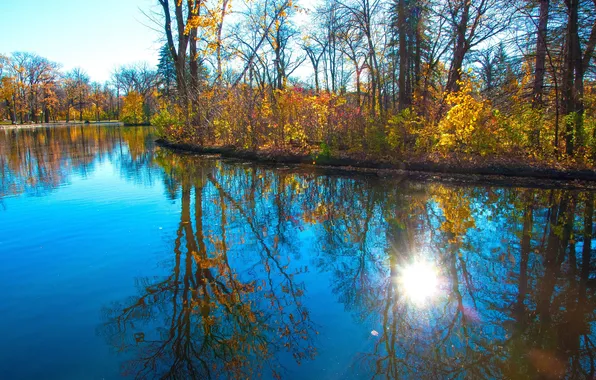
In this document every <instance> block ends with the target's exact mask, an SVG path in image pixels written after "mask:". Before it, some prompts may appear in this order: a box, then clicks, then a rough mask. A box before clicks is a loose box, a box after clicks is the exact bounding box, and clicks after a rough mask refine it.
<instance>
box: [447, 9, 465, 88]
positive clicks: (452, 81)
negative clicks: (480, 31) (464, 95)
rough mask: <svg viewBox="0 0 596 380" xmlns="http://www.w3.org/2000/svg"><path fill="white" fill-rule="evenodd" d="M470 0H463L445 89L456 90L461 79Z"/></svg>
mask: <svg viewBox="0 0 596 380" xmlns="http://www.w3.org/2000/svg"><path fill="white" fill-rule="evenodd" d="M470 5H471V0H464V8H463V11H462V15H461V20H460V22H459V24H458V25H457V37H456V43H455V48H454V51H453V61H452V62H451V69H450V70H449V79H448V80H447V88H446V89H447V91H451V92H454V91H458V90H459V84H458V82H459V81H460V80H461V69H462V65H463V62H464V57H465V55H466V52H467V51H468V41H467V39H466V30H467V28H468V21H469V18H470Z"/></svg>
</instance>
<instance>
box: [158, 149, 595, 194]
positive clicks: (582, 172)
mask: <svg viewBox="0 0 596 380" xmlns="http://www.w3.org/2000/svg"><path fill="white" fill-rule="evenodd" d="M156 142H157V144H159V145H160V146H163V147H166V148H169V149H174V150H178V151H186V152H193V153H199V154H216V155H219V156H222V157H229V158H238V159H245V160H252V161H257V162H262V163H271V164H298V165H308V166H311V167H312V166H315V167H317V168H320V169H323V170H331V171H341V172H354V173H367V174H375V175H379V176H383V177H387V176H408V177H414V178H416V179H437V178H440V179H442V180H453V181H457V182H474V183H476V182H483V183H488V184H499V185H512V186H517V185H520V186H531V187H542V188H548V187H566V188H593V189H596V170H594V169H577V168H564V167H560V168H557V167H549V166H547V165H545V164H540V163H533V164H528V163H524V162H521V161H519V160H514V159H511V160H509V161H501V162H494V161H490V160H489V159H485V158H482V159H476V160H472V159H465V158H461V157H453V158H449V159H445V158H441V159H440V161H439V160H437V159H426V160H423V159H416V160H414V159H412V160H409V161H390V160H379V159H376V158H374V159H373V158H370V157H366V156H364V155H362V156H358V157H356V156H355V155H348V154H345V155H343V156H339V157H337V156H336V157H334V156H331V157H323V156H318V157H316V156H313V155H310V154H303V153H295V152H289V151H283V150H259V151H253V150H245V149H239V148H237V147H233V146H199V145H194V144H187V143H174V142H170V141H167V140H164V139H158V140H157V141H156Z"/></svg>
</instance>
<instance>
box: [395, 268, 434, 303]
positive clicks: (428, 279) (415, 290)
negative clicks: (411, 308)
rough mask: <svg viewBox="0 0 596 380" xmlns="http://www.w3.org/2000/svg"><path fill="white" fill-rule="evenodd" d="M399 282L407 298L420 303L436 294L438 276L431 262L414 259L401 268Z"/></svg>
mask: <svg viewBox="0 0 596 380" xmlns="http://www.w3.org/2000/svg"><path fill="white" fill-rule="evenodd" d="M399 283H400V285H401V288H402V292H403V293H404V294H405V296H406V297H407V298H408V299H409V300H411V301H412V302H414V303H415V304H417V305H422V304H424V303H425V302H426V301H428V300H430V299H431V298H433V297H434V296H435V295H436V293H437V290H438V284H439V276H438V272H437V269H436V267H435V266H434V265H432V264H431V263H428V262H425V261H416V262H414V263H411V264H409V265H407V266H405V267H404V268H402V270H401V272H400V277H399Z"/></svg>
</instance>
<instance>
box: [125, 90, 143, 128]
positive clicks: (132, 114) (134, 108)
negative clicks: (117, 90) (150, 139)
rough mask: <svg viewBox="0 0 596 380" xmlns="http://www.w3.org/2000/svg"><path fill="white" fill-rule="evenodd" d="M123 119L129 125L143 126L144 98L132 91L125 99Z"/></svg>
mask: <svg viewBox="0 0 596 380" xmlns="http://www.w3.org/2000/svg"><path fill="white" fill-rule="evenodd" d="M121 119H122V121H123V122H125V123H127V124H141V123H143V122H145V115H144V113H143V96H142V95H141V94H139V93H138V92H136V91H131V92H129V93H128V95H126V96H125V97H124V101H123V103H122V116H121Z"/></svg>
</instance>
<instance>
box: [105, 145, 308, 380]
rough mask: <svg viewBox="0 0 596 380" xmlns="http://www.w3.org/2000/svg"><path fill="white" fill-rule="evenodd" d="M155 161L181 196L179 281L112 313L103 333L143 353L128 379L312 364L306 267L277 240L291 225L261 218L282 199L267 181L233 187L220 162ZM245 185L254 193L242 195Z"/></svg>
mask: <svg viewBox="0 0 596 380" xmlns="http://www.w3.org/2000/svg"><path fill="white" fill-rule="evenodd" d="M157 161H158V162H159V163H160V165H162V166H163V168H164V170H165V172H166V173H167V174H166V179H165V181H166V184H167V185H168V188H169V189H170V190H169V191H170V194H175V193H178V194H179V195H178V197H179V199H180V207H181V211H180V223H179V227H178V230H177V231H176V237H175V240H174V243H173V252H172V255H173V256H172V257H173V261H172V262H171V264H170V268H171V269H170V273H171V274H170V275H169V276H168V277H166V278H164V279H159V280H157V281H156V280H153V279H142V280H140V281H139V294H138V295H137V296H135V297H133V298H131V299H130V300H128V301H127V302H124V303H118V304H115V305H113V306H111V307H110V308H108V309H106V310H105V314H106V320H107V322H106V324H105V325H104V326H103V327H102V330H101V332H102V334H105V336H106V337H107V339H108V341H109V342H110V343H111V344H112V345H113V346H114V347H117V348H118V349H119V350H122V351H128V350H130V351H134V352H135V356H136V358H135V359H134V360H131V361H129V362H127V363H126V364H125V371H126V373H129V374H132V375H134V376H136V377H141V378H145V377H159V378H214V377H215V378H252V377H255V376H257V375H259V374H262V373H266V374H268V375H270V376H272V377H279V376H281V374H282V373H283V370H284V360H283V357H282V356H281V355H282V354H284V353H285V354H291V357H292V358H293V359H294V361H296V362H298V363H299V362H301V361H303V360H305V359H310V358H312V357H314V355H315V349H314V346H313V336H314V335H315V334H316V330H315V328H314V323H313V322H312V320H311V319H310V316H309V312H308V309H307V308H306V307H305V306H304V304H303V301H302V299H303V297H304V296H305V285H304V283H303V282H302V281H300V272H301V271H302V270H304V268H296V267H294V266H293V265H292V258H291V257H290V256H286V255H288V254H289V252H288V250H287V249H286V244H285V243H284V241H282V240H280V239H279V236H280V235H277V233H276V232H277V230H279V228H281V226H280V224H281V223H280V222H283V221H282V220H280V219H277V222H278V223H276V224H274V222H273V220H271V219H270V218H269V216H266V215H263V212H265V211H266V212H269V211H273V210H268V209H265V208H264V207H268V206H269V205H265V204H263V203H268V201H274V200H273V199H268V200H267V199H265V198H263V196H264V195H265V194H263V193H262V192H261V191H260V190H262V189H261V186H259V185H258V182H260V181H259V178H257V177H256V176H254V173H251V172H244V173H243V175H241V174H240V173H238V175H237V177H235V179H234V182H236V184H231V183H229V181H230V176H229V175H224V176H221V175H220V174H218V168H217V167H216V165H215V162H214V161H209V160H207V161H203V160H197V159H195V158H192V157H190V156H184V155H182V156H179V155H175V154H172V153H170V152H167V151H159V152H158V156H157ZM237 181H242V182H244V183H250V184H251V185H250V188H244V189H240V188H237V187H236V188H234V185H236V186H237ZM230 185H232V189H230ZM230 190H236V191H235V192H231V191H230ZM242 190H244V191H246V192H242V193H240V192H239V191H242ZM257 203H258V204H257ZM248 205H251V206H248ZM275 211H277V212H279V213H283V210H281V209H280V210H275ZM270 230H273V231H271V233H270V232H269V231H270Z"/></svg>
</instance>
